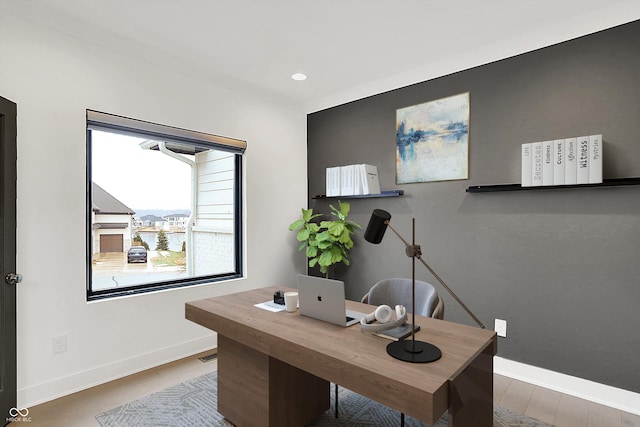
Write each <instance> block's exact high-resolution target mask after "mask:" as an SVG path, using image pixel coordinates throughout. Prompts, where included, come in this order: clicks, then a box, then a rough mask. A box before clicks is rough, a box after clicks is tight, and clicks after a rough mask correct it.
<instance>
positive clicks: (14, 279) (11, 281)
mask: <svg viewBox="0 0 640 427" xmlns="http://www.w3.org/2000/svg"><path fill="white" fill-rule="evenodd" d="M4 281H5V282H7V285H17V284H18V283H20V282H22V274H17V273H9V274H7V275H6V276H4Z"/></svg>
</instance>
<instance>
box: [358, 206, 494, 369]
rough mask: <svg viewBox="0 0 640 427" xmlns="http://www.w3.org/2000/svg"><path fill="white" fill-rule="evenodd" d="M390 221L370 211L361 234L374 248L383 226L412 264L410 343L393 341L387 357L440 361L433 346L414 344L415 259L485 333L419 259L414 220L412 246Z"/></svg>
mask: <svg viewBox="0 0 640 427" xmlns="http://www.w3.org/2000/svg"><path fill="white" fill-rule="evenodd" d="M390 221H391V214H390V213H389V212H387V211H384V210H382V209H374V210H373V213H372V214H371V219H370V220H369V225H368V226H367V229H366V231H365V232H364V238H365V240H366V241H367V242H370V243H374V244H378V243H380V242H381V241H382V237H383V236H384V233H385V231H387V226H388V227H389V228H390V229H391V231H393V232H394V233H395V234H396V236H398V237H399V238H400V240H402V241H403V242H404V244H405V247H406V248H405V253H406V254H407V256H408V257H411V261H412V262H411V263H412V266H411V267H412V272H411V280H412V287H411V304H412V307H411V316H412V320H411V322H412V328H411V341H403V340H400V341H394V342H392V343H391V344H389V345H388V346H387V353H389V355H390V356H392V357H394V358H396V359H399V360H403V361H405V362H413V363H427V362H433V361H436V360H438V359H440V357H442V352H441V351H440V349H439V348H438V347H436V346H434V345H433V344H429V343H427V342H424V341H416V337H415V335H416V333H415V330H414V328H413V326H414V325H415V319H416V315H415V312H416V310H415V305H416V301H415V300H416V258H417V259H418V260H420V262H422V264H423V265H424V266H425V267H426V268H427V270H429V272H430V273H431V274H432V275H433V277H435V278H436V279H437V280H438V282H440V284H441V285H442V286H443V287H444V288H445V289H446V290H447V291H448V292H449V293H450V294H451V296H453V298H455V300H456V301H458V304H460V305H461V306H462V308H464V309H465V310H466V312H467V313H468V314H469V315H470V316H471V317H472V318H473V320H475V322H476V323H477V324H478V326H480V327H481V328H482V329H485V327H484V325H483V324H482V322H480V320H478V318H477V317H476V316H475V315H474V314H473V313H472V312H471V310H469V308H468V307H467V306H466V305H465V304H464V303H463V302H462V301H461V300H460V298H458V296H457V295H456V294H455V293H454V292H453V291H452V290H451V288H449V286H447V284H446V283H444V281H443V280H442V279H441V278H440V276H438V275H437V274H436V273H435V271H433V269H432V268H431V267H430V266H429V265H428V264H427V263H426V262H425V261H424V260H423V259H422V251H421V249H420V245H416V244H415V238H416V220H415V218H413V220H412V243H411V244H409V243H408V242H407V241H406V240H405V239H403V238H402V236H401V235H400V234H398V232H397V231H396V230H395V229H394V228H393V227H392V226H391V224H389V222H390Z"/></svg>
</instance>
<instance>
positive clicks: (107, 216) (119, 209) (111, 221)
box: [91, 182, 135, 255]
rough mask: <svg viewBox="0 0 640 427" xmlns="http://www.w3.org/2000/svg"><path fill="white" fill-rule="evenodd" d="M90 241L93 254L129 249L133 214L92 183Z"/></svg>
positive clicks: (129, 209)
mask: <svg viewBox="0 0 640 427" xmlns="http://www.w3.org/2000/svg"><path fill="white" fill-rule="evenodd" d="M92 188H93V198H92V201H93V209H92V212H91V223H92V224H93V227H92V228H91V241H92V244H93V254H94V255H95V254H97V253H101V252H125V251H126V250H128V249H129V248H130V247H131V234H132V233H131V231H132V228H133V215H134V214H135V212H134V211H133V210H132V209H131V208H129V207H128V206H126V205H125V204H124V203H122V202H121V201H120V200H118V199H116V198H115V197H113V196H112V195H111V194H109V193H108V192H106V191H105V190H104V189H103V188H102V187H100V186H99V185H98V184H96V183H95V182H94V183H93V187H92Z"/></svg>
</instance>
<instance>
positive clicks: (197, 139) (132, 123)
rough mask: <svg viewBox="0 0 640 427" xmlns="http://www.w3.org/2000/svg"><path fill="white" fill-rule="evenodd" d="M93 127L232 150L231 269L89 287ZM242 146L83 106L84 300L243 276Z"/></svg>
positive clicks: (232, 140)
mask: <svg viewBox="0 0 640 427" xmlns="http://www.w3.org/2000/svg"><path fill="white" fill-rule="evenodd" d="M93 130H100V131H106V132H111V133H119V134H124V135H129V136H135V137H145V138H149V139H153V140H160V141H168V142H175V143H179V144H189V145H198V146H206V147H209V148H211V149H216V150H221V151H227V152H230V153H233V154H234V160H235V161H234V166H235V170H234V183H235V185H234V192H233V199H234V200H233V204H234V218H233V219H234V220H233V224H234V225H233V231H234V236H233V238H234V248H235V250H234V266H235V269H234V271H232V272H228V273H223V274H212V275H206V276H198V277H190V278H186V279H178V280H169V281H160V282H151V283H144V284H139V285H134V286H122V287H118V288H111V289H102V290H93V289H92V286H91V285H92V279H93V264H92V256H93V248H92V246H93V242H92V208H93V205H92V197H93V194H92V187H93V185H92V174H91V166H92V150H91V147H92V145H91V135H92V131H93ZM245 150H246V142H245V141H242V140H238V139H234V138H228V137H222V136H218V135H213V134H207V133H202V132H197V131H191V130H186V129H181V128H177V127H172V126H166V125H161V124H156V123H152V122H147V121H143V120H137V119H131V118H127V117H124V116H118V115H114V114H108V113H103V112H99V111H94V110H87V120H86V154H87V156H86V168H87V173H86V227H85V229H86V255H87V258H86V265H87V275H86V298H87V301H94V300H101V299H108V298H115V297H122V296H128V295H137V294H144V293H149V292H157V291H163V290H167V289H176V288H183V287H189V286H194V285H202V284H207V283H213V282H220V281H226V280H231V279H238V278H241V277H243V272H244V265H243V253H244V249H243V241H244V239H243V222H244V220H243V218H244V215H243V212H244V210H243V198H242V194H243V190H242V188H243V180H242V178H243V176H244V174H243V155H244V152H245Z"/></svg>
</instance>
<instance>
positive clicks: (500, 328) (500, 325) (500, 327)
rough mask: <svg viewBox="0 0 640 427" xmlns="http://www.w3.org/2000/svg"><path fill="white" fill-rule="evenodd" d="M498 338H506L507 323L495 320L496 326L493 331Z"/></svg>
mask: <svg viewBox="0 0 640 427" xmlns="http://www.w3.org/2000/svg"><path fill="white" fill-rule="evenodd" d="M494 330H495V331H496V332H497V333H498V336H499V337H504V338H506V337H507V321H506V320H502V319H496V326H495V329H494Z"/></svg>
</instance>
